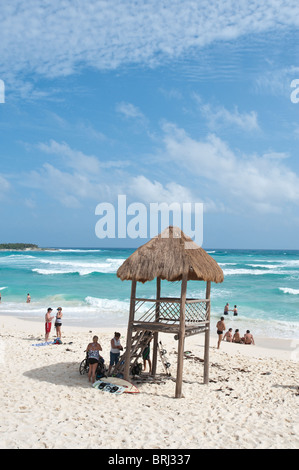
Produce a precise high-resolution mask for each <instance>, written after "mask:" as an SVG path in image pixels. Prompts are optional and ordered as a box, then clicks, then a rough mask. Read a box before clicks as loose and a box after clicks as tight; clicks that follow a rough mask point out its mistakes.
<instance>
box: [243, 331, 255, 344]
mask: <svg viewBox="0 0 299 470" xmlns="http://www.w3.org/2000/svg"><path fill="white" fill-rule="evenodd" d="M241 341H242V342H243V343H244V344H255V343H254V339H253V336H252V334H251V333H250V331H249V330H247V331H246V333H245V335H244V336H243V338H242V339H241Z"/></svg>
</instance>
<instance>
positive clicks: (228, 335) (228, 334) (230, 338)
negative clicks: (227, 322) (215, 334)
mask: <svg viewBox="0 0 299 470" xmlns="http://www.w3.org/2000/svg"><path fill="white" fill-rule="evenodd" d="M232 331H233V329H232V328H229V329H228V331H227V332H226V333H225V335H224V337H223V341H225V340H226V341H228V342H229V343H231V342H232V341H233V334H232Z"/></svg>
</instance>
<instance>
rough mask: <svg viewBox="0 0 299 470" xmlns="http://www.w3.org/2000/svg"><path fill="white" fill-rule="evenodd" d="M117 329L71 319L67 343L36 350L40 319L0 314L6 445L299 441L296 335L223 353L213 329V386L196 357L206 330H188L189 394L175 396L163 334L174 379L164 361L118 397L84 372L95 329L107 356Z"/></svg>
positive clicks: (169, 342) (1, 443) (248, 445)
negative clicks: (148, 379)
mask: <svg viewBox="0 0 299 470" xmlns="http://www.w3.org/2000/svg"><path fill="white" fill-rule="evenodd" d="M52 328H53V327H52ZM115 328H116V326H115V325H113V327H112V328H110V329H109V328H106V329H96V328H88V327H87V326H85V327H82V328H81V327H80V328H78V327H70V326H68V325H67V320H66V321H65V322H64V325H63V328H62V330H63V336H62V341H63V344H62V345H51V346H45V347H34V346H32V344H34V343H37V342H38V341H39V340H43V338H44V323H43V321H42V320H41V321H40V322H33V321H25V320H20V319H18V318H15V317H4V316H1V317H0V353H1V355H0V360H1V418H0V419H1V423H0V425H1V426H0V447H1V448H2V449H16V448H20V449H25V448H51V449H65V448H71V449H72V448H94V449H101V448H102V449H144V448H145V449H211V448H223V449H225V448H228V449H239V448H240V449H252V448H274V449H276V448H286V449H295V448H298V446H299V437H298V435H299V432H298V431H299V419H298V418H299V414H298V401H299V391H298V385H299V377H298V359H299V353H298V348H299V342H298V341H297V343H296V341H288V340H271V339H269V338H267V339H262V338H255V340H256V345H255V346H245V345H237V344H230V343H222V345H221V349H220V350H217V349H216V341H217V339H216V336H215V335H214V334H213V335H212V338H211V349H210V384H209V385H208V386H206V385H203V365H202V363H201V362H200V361H198V360H197V359H196V358H202V357H203V347H202V345H203V335H197V336H193V337H189V338H187V339H186V342H185V351H191V353H192V354H189V357H188V358H187V357H186V359H185V361H184V378H183V394H184V398H182V399H175V398H174V390H175V382H174V381H173V379H174V377H175V375H176V350H177V342H176V341H175V340H174V339H173V335H165V334H164V335H161V338H162V341H163V343H164V346H165V347H166V349H167V351H168V357H169V360H170V362H171V365H172V366H171V372H172V377H170V378H169V377H166V376H165V375H164V374H163V369H162V365H161V363H160V362H159V363H158V373H159V374H158V377H159V379H162V380H161V382H160V383H142V384H137V386H138V387H139V390H140V393H139V394H135V395H130V394H122V395H119V396H115V395H112V394H108V393H105V392H101V391H98V390H95V389H93V388H92V387H91V385H90V383H89V382H88V378H87V376H86V375H85V376H81V375H80V374H79V364H80V362H81V361H82V359H84V357H85V353H84V350H85V348H86V346H87V344H88V343H89V342H90V340H91V338H92V335H93V334H97V335H98V336H99V341H100V343H101V345H102V347H103V353H102V355H103V357H104V359H105V361H106V363H107V362H108V360H109V350H110V345H109V343H110V339H111V338H112V336H113V333H114V331H115ZM52 333H53V334H51V336H50V339H51V338H52V337H54V331H53V329H52ZM125 333H126V332H125V331H123V330H121V334H122V343H123V344H124V345H125ZM69 343H71V344H69Z"/></svg>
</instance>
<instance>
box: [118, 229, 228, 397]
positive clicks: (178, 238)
mask: <svg viewBox="0 0 299 470" xmlns="http://www.w3.org/2000/svg"><path fill="white" fill-rule="evenodd" d="M117 276H118V277H119V278H120V279H121V280H130V281H132V287H131V299H130V313H129V321H128V330H127V342H126V351H125V353H124V354H123V356H122V358H121V361H120V363H119V367H121V368H122V372H123V374H124V378H125V379H126V380H128V379H129V375H130V369H131V367H132V365H133V364H134V363H136V361H137V359H138V357H140V356H141V355H142V352H143V350H144V348H145V347H146V345H147V344H148V341H150V340H152V339H153V340H154V346H153V362H152V374H153V375H155V374H156V367H157V353H158V334H159V332H165V333H173V334H175V338H176V339H178V361H177V377H176V390H175V397H176V398H180V397H181V396H182V379H183V358H184V342H185V337H186V336H190V335H195V334H199V333H205V346H204V383H205V384H208V383H209V344H210V311H211V305H210V293H211V282H216V283H219V282H222V281H223V279H224V276H223V271H222V269H221V268H220V267H219V265H218V264H217V262H216V261H215V260H214V259H213V258H212V257H211V256H210V255H209V254H208V253H207V252H206V251H205V250H203V249H202V248H201V247H199V246H198V245H196V243H194V242H193V241H192V239H191V238H190V237H188V236H186V235H185V234H184V233H183V232H182V231H181V230H180V229H179V228H178V227H172V226H170V227H168V228H167V229H165V230H164V231H163V232H162V233H161V234H159V235H158V236H156V237H154V238H153V239H151V240H150V241H149V242H147V243H145V244H144V245H142V246H141V247H139V248H138V249H137V250H136V251H135V252H134V253H133V254H132V255H131V256H129V258H127V259H126V261H124V263H123V264H122V265H121V266H120V267H119V269H118V271H117ZM155 278H156V279H157V288H156V298H155V299H144V298H138V297H136V286H137V282H142V283H145V282H147V281H152V280H154V279H155ZM161 279H162V280H167V281H170V282H175V281H181V296H180V298H169V297H162V296H161ZM189 280H195V281H205V282H206V296H205V299H188V298H187V282H188V281H189ZM119 370H121V369H119Z"/></svg>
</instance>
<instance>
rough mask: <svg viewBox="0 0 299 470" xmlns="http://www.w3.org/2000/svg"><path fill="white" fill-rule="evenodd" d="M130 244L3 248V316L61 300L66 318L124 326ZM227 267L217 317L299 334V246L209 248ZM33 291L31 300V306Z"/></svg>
mask: <svg viewBox="0 0 299 470" xmlns="http://www.w3.org/2000/svg"><path fill="white" fill-rule="evenodd" d="M133 251H134V250H129V249H110V250H109V249H103V250H100V249H94V250H90V249H60V250H57V251H50V250H49V251H38V252H32V251H30V252H29V251H28V252H13V251H5V252H0V290H1V294H2V303H1V304H0V314H5V315H16V316H19V317H22V318H29V319H30V318H40V319H43V315H44V313H45V310H46V308H47V307H52V308H53V309H56V308H57V307H59V306H61V307H62V308H63V312H64V323H65V324H84V325H86V326H89V325H90V326H92V325H98V326H101V325H104V326H108V325H110V326H111V327H112V328H114V325H115V326H116V325H120V326H122V325H123V326H125V325H126V324H127V318H128V311H129V298H130V288H131V283H130V282H128V281H124V282H122V281H120V280H119V279H118V278H117V276H116V271H117V269H118V267H119V266H120V265H121V263H122V262H123V261H124V260H125V259H126V258H127V257H128V256H129V255H130V254H131V253H132V252H133ZM207 251H208V253H209V254H210V256H212V257H213V258H214V259H215V260H216V261H217V262H218V263H219V265H220V266H221V268H222V269H223V271H224V276H225V278H224V282H223V283H221V284H212V304H211V305H212V327H213V321H214V320H215V322H216V321H217V319H218V317H219V316H220V315H222V313H223V307H224V305H225V304H226V302H229V304H230V308H233V306H234V304H236V305H237V306H238V312H239V315H238V317H233V316H232V313H231V312H230V314H229V316H228V317H227V319H226V323H227V327H230V326H231V327H232V328H239V329H240V330H241V331H242V332H243V329H244V330H245V329H250V330H251V331H252V332H253V333H254V334H256V335H258V336H272V337H280V338H299V328H298V327H299V321H298V319H299V317H298V312H299V251H274V250H273V251H270V250H269V251H263V250H207ZM204 292H205V284H204V283H203V282H194V281H193V282H189V283H188V293H187V295H188V297H199V298H203V297H204ZM27 293H30V295H31V299H32V301H31V303H30V304H26V297H27ZM179 294H180V283H169V282H167V281H163V282H162V295H165V296H167V295H169V296H179ZM137 296H138V297H139V296H140V297H141V296H146V297H154V296H155V282H148V283H146V284H143V285H142V284H138V287H137Z"/></svg>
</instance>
